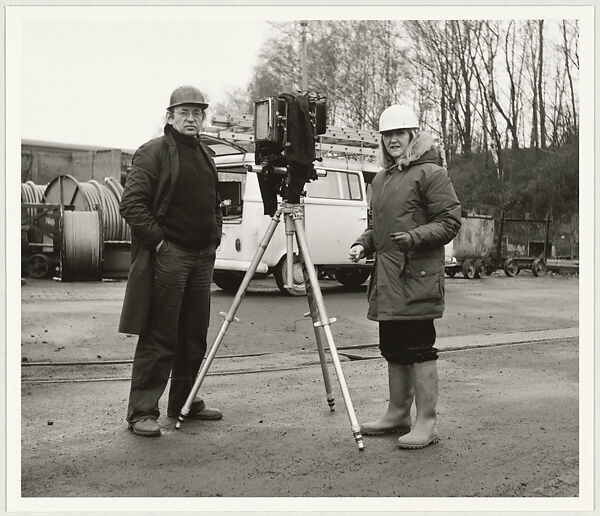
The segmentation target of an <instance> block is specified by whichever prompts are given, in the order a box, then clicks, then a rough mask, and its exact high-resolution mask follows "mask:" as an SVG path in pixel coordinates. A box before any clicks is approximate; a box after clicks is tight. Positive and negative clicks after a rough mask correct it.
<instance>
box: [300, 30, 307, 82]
mask: <svg viewBox="0 0 600 516" xmlns="http://www.w3.org/2000/svg"><path fill="white" fill-rule="evenodd" d="M307 25H308V22H306V21H301V22H300V36H301V39H300V41H301V43H300V47H301V48H300V67H301V68H302V91H308V74H307V71H306V27H307Z"/></svg>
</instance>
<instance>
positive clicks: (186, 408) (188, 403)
mask: <svg viewBox="0 0 600 516" xmlns="http://www.w3.org/2000/svg"><path fill="white" fill-rule="evenodd" d="M280 217H281V211H280V210H277V212H276V213H275V215H273V217H272V220H271V223H270V224H269V227H268V228H267V231H266V233H265V236H264V237H263V239H262V241H261V243H260V245H259V246H258V249H257V251H256V254H255V255H254V258H253V259H252V262H251V263H250V267H249V268H248V270H247V271H246V274H245V275H244V279H242V283H241V284H240V286H239V288H238V291H237V293H236V295H235V298H234V300H233V303H232V304H231V308H230V309H229V312H227V314H224V316H225V320H224V321H223V325H222V326H221V329H220V330H219V333H218V335H217V338H216V339H215V342H214V343H213V345H212V347H211V348H210V351H209V352H208V355H207V356H206V359H205V360H204V363H203V364H202V367H201V369H200V371H199V372H198V376H196V380H195V381H194V385H193V386H192V389H191V391H190V393H189V394H188V397H187V399H186V400H185V403H184V404H183V407H182V408H181V412H180V413H179V417H178V418H177V423H175V428H177V429H179V428H181V425H182V423H183V421H184V420H185V416H187V415H188V414H189V413H190V409H191V407H192V403H193V401H194V398H195V397H196V394H197V393H198V390H199V389H200V386H201V385H202V382H203V381H204V377H205V376H206V373H207V372H208V369H209V368H210V366H211V364H212V361H213V359H214V358H215V355H216V354H217V351H218V349H219V346H220V345H221V342H222V341H223V338H224V337H225V333H227V329H228V328H229V325H230V324H231V322H232V321H236V320H237V318H236V317H235V313H236V312H237V310H238V308H239V306H240V303H241V302H242V299H243V297H244V294H245V293H246V290H247V289H248V285H249V284H250V281H251V280H252V277H253V276H254V273H255V272H256V269H257V267H258V264H259V263H260V260H261V259H262V257H263V255H264V254H265V251H266V249H267V247H268V245H269V242H270V241H271V238H272V237H273V233H275V229H276V228H277V224H279V220H280Z"/></svg>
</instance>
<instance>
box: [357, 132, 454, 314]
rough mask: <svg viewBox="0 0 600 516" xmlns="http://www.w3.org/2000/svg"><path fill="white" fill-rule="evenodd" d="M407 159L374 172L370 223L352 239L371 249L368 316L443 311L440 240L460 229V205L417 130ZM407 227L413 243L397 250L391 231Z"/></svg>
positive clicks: (442, 242) (428, 140)
mask: <svg viewBox="0 0 600 516" xmlns="http://www.w3.org/2000/svg"><path fill="white" fill-rule="evenodd" d="M417 138H418V139H419V140H418V141H416V142H415V144H414V145H413V150H412V152H413V156H412V158H411V159H412V161H411V162H410V163H409V164H408V165H407V166H406V167H405V168H403V169H401V170H400V169H399V168H398V166H397V165H396V166H394V167H393V168H391V169H388V170H382V171H380V172H378V173H377V175H376V176H375V178H374V179H373V183H372V194H371V213H372V227H369V228H368V229H367V230H366V231H365V232H364V233H363V234H362V235H361V236H360V238H359V239H358V240H357V241H356V242H355V244H360V245H362V246H363V247H364V248H365V252H366V254H367V255H370V254H374V257H375V263H374V265H373V270H372V273H371V280H370V282H369V289H368V291H367V296H368V299H369V310H368V315H367V317H368V318H369V319H371V320H374V321H388V320H402V319H404V320H412V319H436V318H439V317H442V315H443V313H444V245H445V244H447V243H448V242H450V241H451V240H452V239H453V238H454V237H455V236H456V233H457V232H458V230H459V228H460V224H461V222H460V212H461V209H460V204H459V202H458V199H457V197H456V193H455V192H454V187H453V186H452V183H451V181H450V178H449V177H448V174H447V172H446V170H445V169H444V168H442V167H440V166H438V165H437V162H438V153H437V149H435V148H433V146H432V139H431V137H430V135H427V133H418V135H417ZM401 231H402V232H408V233H410V235H411V236H412V238H413V242H414V244H413V247H412V248H411V249H410V250H409V251H408V252H407V253H403V252H402V251H400V249H399V248H398V246H397V245H396V243H395V242H394V241H393V240H392V239H391V238H390V234H391V233H397V232H401Z"/></svg>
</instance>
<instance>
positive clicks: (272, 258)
mask: <svg viewBox="0 0 600 516" xmlns="http://www.w3.org/2000/svg"><path fill="white" fill-rule="evenodd" d="M214 159H215V163H216V165H217V170H218V173H219V194H220V197H221V200H222V211H223V238H222V240H221V245H220V246H219V248H218V249H217V259H216V262H215V272H214V277H213V279H214V282H215V283H216V284H217V286H219V287H220V288H221V289H223V290H226V291H237V289H238V288H239V285H240V284H241V281H242V279H243V276H244V274H245V272H246V271H247V270H248V268H249V266H250V262H251V261H252V258H253V257H254V255H255V254H256V251H257V249H258V246H259V244H260V242H261V240H262V239H263V237H264V234H265V232H266V230H267V227H268V225H269V224H270V222H271V217H269V216H268V215H264V211H263V203H262V198H261V195H260V189H259V184H258V177H257V172H260V167H259V166H257V165H255V163H254V154H253V153H239V154H235V155H223V156H216V157H215V158H214ZM315 169H316V170H317V174H318V175H319V178H318V180H316V181H312V182H310V183H307V184H306V185H305V190H306V197H304V199H303V204H304V209H305V216H304V222H305V228H306V235H307V241H308V247H309V250H310V254H311V258H312V261H313V263H314V264H315V266H316V268H317V271H318V272H319V273H320V276H321V277H323V276H324V275H327V274H328V275H331V276H335V278H336V279H337V281H338V282H340V283H341V284H343V285H346V286H348V287H357V286H359V285H361V284H362V283H364V281H365V280H366V279H367V278H368V276H369V274H370V270H371V267H372V261H366V260H362V261H361V262H359V263H357V264H354V263H352V262H350V261H349V260H348V250H349V248H350V246H351V245H352V243H354V241H355V240H356V238H358V236H359V235H360V234H361V233H362V232H363V231H364V230H365V228H366V227H367V211H368V199H367V185H368V184H369V183H370V181H371V179H372V177H373V176H374V175H375V173H376V172H377V170H378V167H377V166H376V165H374V164H372V163H370V162H368V161H366V160H352V159H338V158H336V159H329V158H324V159H323V161H322V162H317V163H316V164H315ZM279 200H281V199H279ZM297 252H298V251H297V246H296V242H294V254H295V256H297ZM285 265H286V242H285V228H284V222H283V220H282V221H281V222H280V223H279V225H278V227H277V229H276V231H275V234H274V235H273V238H272V240H271V243H270V245H269V247H268V248H267V250H266V252H265V254H264V256H263V258H262V261H261V262H260V263H259V265H258V268H257V274H256V275H255V276H256V277H261V276H262V277H264V276H266V275H269V274H273V275H274V277H275V281H276V283H277V286H278V287H279V289H280V290H281V291H282V292H284V293H287V294H289V295H304V293H305V286H304V277H303V274H302V267H301V264H300V262H299V261H298V260H297V259H296V260H295V262H294V269H293V287H291V288H286V287H285V286H284V285H286V284H287V268H286V266H285Z"/></svg>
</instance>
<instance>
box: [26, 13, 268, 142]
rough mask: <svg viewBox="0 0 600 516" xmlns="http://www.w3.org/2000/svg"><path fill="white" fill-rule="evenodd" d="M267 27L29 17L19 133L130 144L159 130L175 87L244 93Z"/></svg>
mask: <svg viewBox="0 0 600 516" xmlns="http://www.w3.org/2000/svg"><path fill="white" fill-rule="evenodd" d="M266 29H267V24H266V22H264V21H243V22H242V21H235V20H234V21H202V20H195V21H183V20H176V21H58V20H56V21H51V22H48V21H28V22H25V23H24V24H23V31H22V63H23V66H22V69H21V70H22V73H21V75H22V79H21V81H22V92H23V94H22V97H21V103H22V109H23V111H22V114H23V117H22V131H21V132H22V137H23V138H29V139H38V140H47V141H56V142H65V143H78V144H91V145H100V146H108V147H117V148H136V147H138V146H139V145H141V144H142V143H144V141H146V140H147V139H149V138H151V137H153V136H155V133H156V130H157V128H159V127H161V125H162V118H163V117H164V111H165V107H166V106H167V103H168V100H169V95H170V93H171V91H172V90H173V89H174V88H176V87H177V86H179V85H181V84H194V85H197V86H198V87H200V88H201V89H202V90H203V91H204V92H205V94H206V95H207V96H208V99H209V101H210V102H212V103H215V102H218V101H220V100H223V93H224V91H225V90H226V89H228V88H234V87H245V86H246V85H247V84H248V82H249V80H250V77H251V72H252V68H253V66H254V65H255V63H256V60H257V55H258V50H259V48H260V45H261V42H262V40H263V38H264V37H265V34H266Z"/></svg>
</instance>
